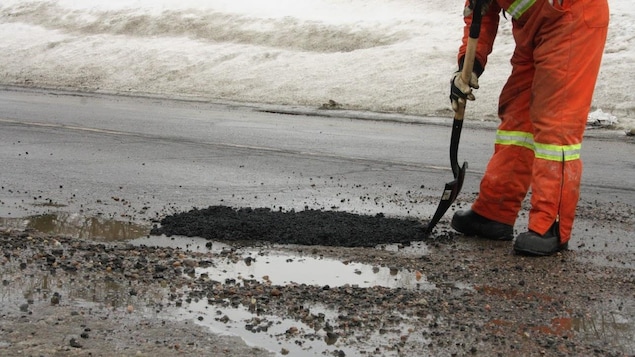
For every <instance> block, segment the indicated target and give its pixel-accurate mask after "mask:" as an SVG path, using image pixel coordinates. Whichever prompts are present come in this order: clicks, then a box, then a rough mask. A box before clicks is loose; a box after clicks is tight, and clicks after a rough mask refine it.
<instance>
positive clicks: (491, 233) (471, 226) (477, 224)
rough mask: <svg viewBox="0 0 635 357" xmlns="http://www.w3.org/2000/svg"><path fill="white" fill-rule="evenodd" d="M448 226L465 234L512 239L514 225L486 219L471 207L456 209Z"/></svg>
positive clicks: (495, 238) (494, 238)
mask: <svg viewBox="0 0 635 357" xmlns="http://www.w3.org/2000/svg"><path fill="white" fill-rule="evenodd" d="M450 226H451V227H452V228H454V229H455V230H456V231H458V232H461V233H463V234H465V235H466V236H479V237H482V238H487V239H492V240H512V239H514V227H513V226H510V225H509V224H505V223H500V222H496V221H493V220H491V219H487V218H485V217H483V216H481V215H479V214H478V213H476V212H474V211H472V210H471V209H469V210H467V211H457V212H456V213H454V216H453V217H452V223H450Z"/></svg>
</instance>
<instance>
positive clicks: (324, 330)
mask: <svg viewBox="0 0 635 357" xmlns="http://www.w3.org/2000/svg"><path fill="white" fill-rule="evenodd" d="M304 307H305V308H306V309H308V310H310V311H311V314H312V315H314V316H315V318H316V319H318V320H319V321H317V322H314V323H313V324H312V326H309V325H307V324H305V323H304V322H302V321H298V320H295V319H283V318H280V317H278V316H274V315H266V314H257V313H255V312H252V311H250V309H249V307H247V306H242V305H240V306H238V307H223V308H218V307H216V306H213V305H209V304H207V302H206V301H203V300H199V301H193V302H191V303H190V304H188V305H187V307H186V308H183V309H180V310H177V311H176V315H175V316H176V317H178V318H184V319H189V320H193V321H196V323H197V324H199V325H202V326H206V327H208V328H209V329H210V330H211V331H213V332H215V333H218V334H228V335H233V336H240V337H241V338H242V339H243V340H244V341H245V342H247V344H249V345H252V346H258V347H261V348H265V349H268V350H270V351H274V352H281V351H285V353H286V354H289V355H291V356H331V355H342V356H358V355H360V354H362V355H363V354H369V355H372V354H373V352H374V350H375V349H376V348H377V346H394V345H397V344H398V343H399V342H400V340H401V336H404V335H408V333H409V331H412V330H414V328H413V326H410V325H408V323H407V321H408V320H409V319H411V318H409V317H405V316H401V317H402V318H403V319H404V321H406V323H400V324H397V325H395V326H388V325H389V323H388V324H387V326H386V328H385V329H382V330H381V331H375V332H373V333H371V335H370V337H369V338H368V339H367V340H363V341H362V340H359V339H357V338H356V337H355V336H350V337H348V338H344V337H341V336H339V335H337V334H335V333H333V332H331V330H330V328H329V326H330V324H335V323H336V321H337V316H338V314H339V312H337V311H335V310H332V309H329V308H328V307H326V306H323V305H318V304H314V305H305V306H304ZM420 332H422V331H421V330H420V329H418V330H417V333H416V334H412V335H410V336H409V341H410V342H414V343H419V344H421V345H427V344H428V343H430V341H428V340H427V339H425V338H424V337H423V334H422V333H420ZM336 351H338V352H336ZM342 353H344V354H342ZM382 355H383V356H399V355H400V354H399V353H398V352H397V351H395V352H394V354H391V353H390V351H385V350H383V351H382Z"/></svg>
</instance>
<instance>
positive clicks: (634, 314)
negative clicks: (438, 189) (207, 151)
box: [0, 206, 635, 356]
mask: <svg viewBox="0 0 635 357" xmlns="http://www.w3.org/2000/svg"><path fill="white" fill-rule="evenodd" d="M615 213H616V212H613V213H611V211H610V210H606V211H605V214H607V215H608V216H610V215H611V214H615ZM325 217H328V220H327V221H328V222H336V223H334V224H333V225H331V229H330V230H328V234H326V233H325V231H324V230H325V226H324V222H325V220H324V218H325ZM626 218H628V217H626ZM285 222H286V223H285ZM368 222H373V223H372V224H370V226H373V225H374V226H376V227H381V229H377V230H369V229H367V227H368ZM2 223H3V226H4V227H12V228H4V229H3V231H2V234H1V238H0V241H1V246H2V251H3V257H2V270H1V273H0V276H1V278H2V291H3V293H2V301H3V303H2V306H3V308H2V311H1V313H2V316H3V323H2V328H1V330H0V331H1V332H2V334H0V351H2V352H3V355H15V356H17V355H21V354H22V353H25V351H28V352H31V353H32V352H36V351H39V352H43V350H42V349H44V348H46V351H48V353H51V354H50V355H54V354H53V352H55V353H58V354H60V353H71V352H72V353H74V354H75V355H125V354H126V353H132V352H133V351H134V353H135V354H139V355H144V354H153V355H166V356H167V355H171V354H172V353H176V352H178V354H180V355H192V356H193V355H201V351H203V350H205V348H209V347H210V345H207V344H206V342H205V341H208V339H206V338H203V336H205V332H204V328H208V329H210V330H211V331H214V332H216V333H219V334H229V335H233V336H240V337H241V338H242V339H243V340H244V341H246V342H247V344H248V345H250V346H257V347H259V348H261V349H254V348H252V347H249V346H248V345H245V346H243V345H240V344H237V346H236V349H238V350H240V351H241V352H238V354H233V355H234V356H238V355H247V354H245V353H249V354H252V355H265V354H266V353H267V352H266V351H271V352H274V353H277V354H278V355H287V354H288V355H296V356H320V355H332V356H359V355H379V356H414V355H434V356H461V355H483V356H492V355H494V356H496V355H499V356H508V355H549V356H552V355H553V356H573V355H575V356H582V355H584V356H631V355H634V354H635V344H633V336H635V284H634V283H635V274H634V273H633V270H632V262H633V258H632V257H631V256H630V255H626V254H620V253H619V252H615V253H612V254H609V255H607V254H606V253H598V252H593V251H592V250H588V249H584V247H579V248H576V249H574V250H571V251H565V252H563V253H562V254H558V255H556V256H553V257H547V258H538V259H536V258H530V257H519V256H516V255H514V254H513V253H512V252H511V250H510V245H509V243H504V242H489V241H483V240H479V239H474V238H468V237H461V236H457V235H455V234H454V233H452V232H451V231H449V230H447V229H446V228H444V227H443V225H441V227H440V229H439V230H438V232H436V233H435V234H434V235H432V236H430V237H423V236H418V238H421V239H418V240H417V241H412V242H405V240H404V239H403V236H401V235H400V234H409V233H408V232H412V230H413V229H414V230H415V231H416V230H417V229H419V228H420V227H417V225H418V223H416V222H415V221H412V220H409V219H398V218H387V217H382V216H381V215H373V216H363V215H356V214H350V213H344V212H334V211H327V212H322V211H318V210H307V211H301V212H295V211H290V212H281V211H271V210H268V209H249V208H242V209H241V208H234V209H233V208H230V207H226V206H214V207H209V208H207V209H194V210H191V211H188V212H181V213H177V214H174V215H170V216H167V217H165V218H164V219H163V220H161V221H160V222H157V223H155V224H154V226H153V227H149V226H143V225H141V226H139V225H135V224H131V223H124V222H118V221H112V220H107V219H98V218H85V219H81V218H80V217H79V216H76V215H65V214H58V215H56V214H49V215H45V216H37V217H31V218H28V219H10V220H8V219H5V220H3V222H2ZM615 223H616V224H614V225H613V226H614V227H615V229H618V228H619V226H620V225H623V227H624V228H626V227H628V226H631V227H632V224H633V221H632V217H631V218H630V219H626V220H622V221H621V222H615ZM259 227H260V228H259ZM262 227H268V229H264V228H262ZM336 228H337V229H336ZM259 229H260V230H262V231H263V234H262V235H259V234H258V233H257V232H258V231H259ZM272 230H274V231H272ZM391 230H394V231H395V233H396V234H395V235H394V236H391V235H390V233H389V232H390V231H391ZM276 231H277V232H278V234H275V233H276ZM42 232H48V233H42ZM206 232H207V233H206ZM210 232H213V233H210ZM150 233H152V234H150ZM164 233H168V234H167V235H166V234H164ZM294 233H295V234H294ZM357 233H360V234H361V235H365V236H367V237H368V239H367V240H364V239H357V238H355V237H357ZM410 234H412V233H410ZM186 235H191V236H192V237H186ZM258 237H260V239H259V238H258ZM281 237H287V238H288V241H284V239H283V238H281ZM293 237H298V240H297V241H294V239H293ZM346 237H353V238H352V239H347V238H346ZM382 240H385V244H377V243H380V242H381V241H382ZM298 242H300V243H304V244H297V243H298ZM338 242H341V244H338ZM66 322H68V323H66ZM33 324H36V325H38V326H41V327H45V328H46V329H48V330H47V331H50V332H55V333H54V334H53V335H54V336H58V337H57V339H56V340H55V343H54V344H52V345H51V344H50V343H51V342H52V341H47V339H46V334H43V333H41V332H36V331H34V330H30V329H32V326H33ZM165 324H168V325H167V326H172V325H175V326H180V327H175V328H176V330H175V329H174V328H172V327H171V328H170V329H163V328H162V327H163V326H166V325H165ZM60 325H61V326H65V328H66V330H64V332H63V334H60V329H61V328H62V327H60ZM192 329H193V331H192ZM168 330H169V331H179V332H173V333H168V334H166V331H168ZM104 331H107V332H104ZM25 334H26V335H28V336H30V337H29V339H28V341H30V343H25V342H23V341H20V340H21V339H22V338H23V336H25ZM131 334H132V336H131ZM50 338H52V337H50ZM104 345H106V346H104ZM239 345H240V346H242V347H238V346H239ZM104 347H107V348H108V350H110V351H114V352H113V353H112V354H111V353H110V352H108V353H104V352H103V348H104ZM232 348H233V347H227V351H225V352H223V353H224V355H232V354H231V353H233V352H230V350H231V349H232ZM246 351H247V352H246ZM223 353H220V352H219V353H216V352H215V353H212V354H209V353H203V354H202V355H223ZM44 355H46V353H45V354H44Z"/></svg>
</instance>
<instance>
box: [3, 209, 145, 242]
mask: <svg viewBox="0 0 635 357" xmlns="http://www.w3.org/2000/svg"><path fill="white" fill-rule="evenodd" d="M0 225H2V226H5V227H13V228H20V229H25V228H31V229H35V230H37V231H39V232H42V233H46V234H58V235H63V236H69V237H74V238H81V239H90V240H94V241H99V242H112V241H123V240H128V239H134V238H139V237H142V236H145V235H147V234H148V233H149V232H150V228H149V227H144V226H141V225H137V224H134V223H131V222H121V221H115V220H112V219H104V218H100V217H85V216H83V215H81V214H77V213H63V212H60V213H55V214H44V215H40V216H32V217H26V218H0Z"/></svg>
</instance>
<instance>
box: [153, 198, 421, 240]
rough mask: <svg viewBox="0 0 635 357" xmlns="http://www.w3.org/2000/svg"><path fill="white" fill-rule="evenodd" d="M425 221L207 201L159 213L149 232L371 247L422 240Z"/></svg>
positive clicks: (210, 238) (213, 237) (218, 238)
mask: <svg viewBox="0 0 635 357" xmlns="http://www.w3.org/2000/svg"><path fill="white" fill-rule="evenodd" d="M424 231H425V225H424V224H422V223H421V222H420V221H418V220H416V219H405V218H388V217H385V216H384V215H383V214H377V215H374V216H369V215H359V214H353V213H347V212H335V211H321V210H310V209H309V210H304V211H298V212H296V211H281V210H280V211H273V210H271V209H269V208H232V207H228V206H210V207H208V208H205V209H197V208H195V209H193V210H191V211H189V212H183V213H177V214H174V215H170V216H167V217H165V218H163V219H162V220H161V222H160V226H155V227H154V228H153V229H152V231H151V234H153V235H161V234H164V235H166V236H173V235H181V236H187V237H202V238H205V239H208V240H216V241H263V242H270V243H280V244H301V245H325V246H338V247H374V246H376V245H379V244H391V243H409V242H412V241H420V240H423V239H424V238H425V237H426V236H425V232H424Z"/></svg>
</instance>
